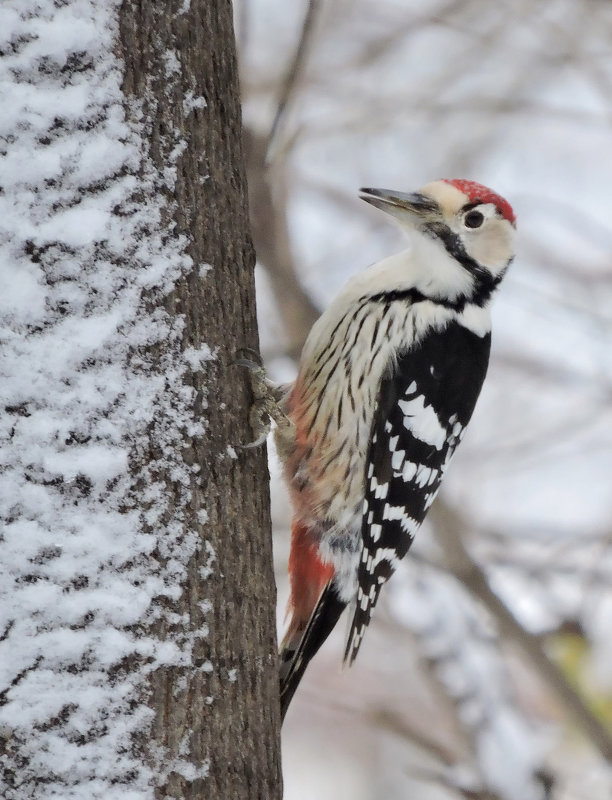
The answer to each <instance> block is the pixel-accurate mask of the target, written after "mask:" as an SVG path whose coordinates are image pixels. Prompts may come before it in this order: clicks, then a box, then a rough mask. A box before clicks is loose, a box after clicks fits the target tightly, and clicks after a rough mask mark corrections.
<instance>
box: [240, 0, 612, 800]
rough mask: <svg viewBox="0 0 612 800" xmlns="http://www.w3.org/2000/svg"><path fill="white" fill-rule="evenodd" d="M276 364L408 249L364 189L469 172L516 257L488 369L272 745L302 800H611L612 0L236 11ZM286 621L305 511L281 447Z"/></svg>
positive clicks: (285, 363)
mask: <svg viewBox="0 0 612 800" xmlns="http://www.w3.org/2000/svg"><path fill="white" fill-rule="evenodd" d="M235 14H236V27H237V35H238V41H239V55H240V60H241V78H242V91H243V95H244V122H245V128H246V140H247V155H248V167H249V183H250V192H251V208H252V216H253V232H254V238H255V245H256V249H257V254H258V268H257V282H258V285H257V288H258V292H259V299H258V303H259V318H260V331H261V339H262V349H263V354H264V357H265V361H266V364H267V367H268V370H269V372H270V374H271V375H272V377H274V378H275V379H277V380H279V381H286V380H290V379H291V378H292V377H293V375H294V374H295V369H296V364H295V359H296V357H297V356H298V354H299V352H300V349H301V345H302V343H303V341H304V338H305V336H306V334H307V333H308V330H309V329H310V326H311V325H312V323H313V321H314V320H315V319H316V317H317V314H318V313H319V311H320V309H322V308H324V307H325V306H326V305H327V304H328V303H329V301H330V299H331V298H332V297H333V296H334V295H335V294H336V293H337V291H338V290H339V289H340V287H341V286H342V285H343V284H344V283H345V281H346V280H347V279H348V278H349V276H351V275H353V274H354V273H355V272H356V271H358V270H361V269H362V268H363V267H365V266H367V265H368V264H369V263H371V262H373V261H375V260H378V259H379V258H381V257H384V256H387V255H390V254H391V253H393V252H395V251H398V250H400V249H402V248H403V247H405V246H406V243H405V241H404V240H403V239H402V234H401V233H400V232H399V231H398V230H396V229H395V228H394V227H393V225H392V224H390V221H389V220H388V219H386V218H385V217H384V215H382V214H380V213H378V212H376V211H374V210H373V209H372V208H371V207H369V206H367V205H366V204H365V203H362V202H361V201H359V200H358V197H357V191H358V188H359V187H360V186H374V187H382V188H389V189H399V190H402V191H412V190H416V189H418V188H419V187H420V186H421V185H423V184H424V183H427V182H428V181H430V180H433V179H436V178H440V177H448V178H470V179H473V180H477V181H479V182H481V183H484V184H486V185H488V186H491V187H492V188H493V189H495V190H496V191H498V192H499V193H500V194H502V195H503V196H505V197H506V198H508V199H509V201H510V202H511V204H512V205H513V207H514V209H515V211H516V214H517V217H518V231H519V236H518V254H517V258H516V260H515V263H514V265H513V266H512V268H511V271H510V273H509V275H508V277H507V278H506V280H505V282H504V285H503V287H502V290H501V292H500V294H499V296H498V298H497V300H496V302H495V305H494V309H493V317H494V327H493V351H492V357H491V365H490V371H489V376H488V379H487V381H486V382H485V388H484V390H483V394H482V395H481V399H480V401H479V404H478V406H477V409H476V412H475V415H474V418H473V420H472V423H471V426H470V429H469V430H468V434H467V436H466V438H465V440H464V443H463V445H462V447H461V448H460V450H459V452H458V454H457V456H456V457H455V459H454V461H453V464H452V466H451V468H450V470H449V473H448V475H447V476H446V478H445V483H444V484H443V488H442V491H441V493H440V495H439V498H438V500H437V501H436V503H435V504H434V507H433V508H432V512H431V514H430V516H429V518H428V521H427V522H426V524H425V525H424V527H423V529H422V530H421V531H420V533H419V536H418V537H417V541H416V543H415V545H414V546H413V548H412V550H411V551H410V553H409V555H408V556H407V558H406V559H405V560H404V562H403V563H402V566H401V568H400V570H399V571H398V573H397V574H396V575H395V577H394V578H393V580H392V581H391V583H390V584H389V585H388V586H387V587H386V589H385V591H384V592H383V594H382V596H381V602H380V603H379V606H378V608H377V610H376V613H375V615H374V620H373V624H372V625H371V627H370V629H369V632H368V635H367V637H366V639H365V642H364V645H363V647H362V649H361V652H360V655H359V658H358V660H357V662H356V664H355V666H354V667H353V668H352V669H350V670H347V671H344V672H342V671H341V670H340V663H341V656H342V640H343V637H344V634H345V630H344V628H345V626H344V625H343V624H342V622H341V623H340V625H339V626H338V630H337V631H335V632H334V634H333V635H332V636H331V637H330V639H329V640H328V642H327V643H326V645H325V646H324V647H323V648H322V650H321V651H320V653H319V654H318V656H317V657H316V658H315V660H314V661H313V663H312V665H311V666H310V668H309V670H308V671H307V673H306V677H305V678H304V680H303V682H302V684H301V686H300V689H299V690H298V693H297V695H296V698H295V700H294V702H293V705H292V707H291V709H290V711H289V714H288V716H287V720H286V723H285V727H284V731H283V747H284V751H283V757H284V771H285V798H286V800H313V799H316V800H328V798H330V799H331V798H334V800H349V799H350V800H371V799H372V800H373V799H374V798H376V799H377V800H378V799H379V798H386V799H387V800H396V799H397V800H400V798H418V800H461V798H471V799H472V800H547V799H550V800H600V798H601V800H604V799H605V798H610V797H611V796H612V769H611V765H612V491H611V483H612V403H611V399H612V221H611V212H612V47H611V43H612V4H610V3H607V2H603V0H600V1H598V0H540V1H539V2H538V1H537V0H531V1H530V2H520V1H518V0H513V2H509V0H497V2H486V1H485V0H463V2H442V1H441V0H436V1H433V0H432V1H431V2H417V1H416V0H318V1H317V0H299V2H298V0H292V2H287V0H235ZM271 470H272V494H273V504H274V505H273V513H274V534H275V550H276V559H277V581H278V587H279V626H280V627H282V622H283V613H284V607H285V603H286V599H287V594H288V588H287V580H286V569H287V556H288V545H289V522H290V510H289V507H288V501H287V497H286V494H285V491H284V488H283V486H282V484H281V481H280V475H279V467H278V464H277V462H276V460H275V457H274V454H273V453H272V454H271Z"/></svg>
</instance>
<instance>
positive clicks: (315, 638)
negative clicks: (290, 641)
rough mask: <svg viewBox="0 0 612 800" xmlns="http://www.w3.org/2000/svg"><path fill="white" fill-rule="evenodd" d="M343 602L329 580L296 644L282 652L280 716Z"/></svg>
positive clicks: (330, 630)
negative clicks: (291, 648)
mask: <svg viewBox="0 0 612 800" xmlns="http://www.w3.org/2000/svg"><path fill="white" fill-rule="evenodd" d="M345 608H346V603H345V602H343V601H342V600H340V598H339V597H338V595H337V593H336V590H335V588H334V585H333V581H330V582H329V583H328V584H327V586H326V587H325V589H324V590H323V592H322V593H321V597H320V598H319V602H318V603H317V605H316V606H315V609H314V611H313V612H312V615H311V617H310V620H309V621H308V625H307V626H306V630H305V631H304V635H303V636H302V638H301V639H300V643H299V645H298V646H297V648H296V649H295V650H294V651H292V652H290V651H285V653H284V654H282V656H283V658H282V662H281V674H280V697H281V719H284V718H285V714H286V713H287V709H288V708H289V703H290V702H291V700H292V698H293V695H294V694H295V690H296V689H297V687H298V685H299V682H300V681H301V680H302V676H303V675H304V672H305V671H306V667H307V666H308V664H309V663H310V660H311V659H312V657H313V656H314V655H315V653H316V652H317V650H318V649H319V648H320V647H321V645H322V644H323V642H324V641H325V640H326V639H327V637H328V636H329V634H330V633H331V632H332V630H333V629H334V626H335V625H336V622H338V620H339V618H340V615H341V614H342V612H343V611H344V609H345Z"/></svg>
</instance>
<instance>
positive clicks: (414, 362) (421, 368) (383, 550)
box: [344, 323, 491, 664]
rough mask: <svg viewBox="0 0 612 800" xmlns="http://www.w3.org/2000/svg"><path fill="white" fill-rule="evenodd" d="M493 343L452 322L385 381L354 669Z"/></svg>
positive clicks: (351, 653) (354, 631)
mask: <svg viewBox="0 0 612 800" xmlns="http://www.w3.org/2000/svg"><path fill="white" fill-rule="evenodd" d="M490 344H491V337H490V335H489V334H487V335H486V336H484V337H480V336H477V335H476V334H474V333H473V332H471V331H469V330H468V329H467V328H464V327H463V326H462V325H459V324H458V323H451V324H450V325H449V326H448V327H447V328H445V329H444V330H443V331H432V332H431V333H430V334H429V335H428V336H426V337H425V339H424V340H423V341H422V342H420V343H419V344H418V345H417V346H416V347H414V348H413V349H411V350H410V351H408V352H407V353H405V354H404V355H402V356H401V357H400V358H399V359H398V362H397V365H396V367H395V369H394V370H393V374H392V375H391V376H390V377H387V378H384V379H383V380H382V382H381V385H380V390H379V395H378V404H377V408H376V411H375V414H374V421H373V426H372V436H371V442H370V451H369V455H368V460H367V466H366V475H365V501H364V508H363V518H362V528H361V535H362V550H361V557H360V561H359V567H358V571H357V581H358V589H357V598H356V605H355V611H354V615H353V620H352V623H351V628H350V631H349V636H348V640H347V645H346V651H345V654H344V659H345V662H347V663H348V664H351V663H352V662H353V661H354V659H355V657H356V655H357V652H358V650H359V646H360V644H361V641H362V639H363V635H364V633H365V630H366V628H367V626H368V623H369V622H370V617H371V615H372V610H373V608H374V606H375V605H376V601H377V600H378V596H379V594H380V590H381V588H382V586H383V584H384V583H385V582H386V581H387V580H388V579H389V578H390V577H391V575H392V574H393V572H394V571H395V569H396V567H397V564H398V563H399V561H400V559H402V558H403V557H404V556H405V555H406V552H407V551H408V548H409V547H410V545H411V544H412V540H413V538H414V535H415V533H416V531H417V530H418V528H419V527H420V525H421V523H422V522H423V520H424V518H425V515H426V514H427V511H428V509H429V507H430V506H431V504H432V503H433V501H434V498H435V496H436V494H437V492H438V489H439V487H440V483H441V481H442V476H443V474H444V470H445V469H446V466H447V465H448V462H449V461H450V458H451V456H452V454H453V452H454V450H455V448H456V446H457V444H458V443H459V441H460V439H461V437H462V435H463V432H464V429H465V427H466V425H467V424H468V422H469V420H470V417H471V416H472V412H473V410H474V406H475V405H476V400H477V399H478V395H479V394H480V389H481V387H482V382H483V380H484V377H485V375H486V371H487V365H488V361H489V350H490Z"/></svg>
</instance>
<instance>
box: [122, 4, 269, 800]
mask: <svg viewBox="0 0 612 800" xmlns="http://www.w3.org/2000/svg"><path fill="white" fill-rule="evenodd" d="M186 6H188V8H187V10H186V11H185V12H184V13H179V11H180V10H182V9H183V8H185V7H186ZM120 23H121V40H122V41H121V45H122V48H123V52H122V54H121V55H122V57H123V59H124V61H125V64H126V72H125V79H124V90H125V93H126V97H127V99H128V100H129V101H134V100H137V101H138V106H139V107H140V108H141V109H142V111H143V114H144V117H143V118H144V122H145V128H146V130H147V132H148V135H149V137H150V146H151V153H150V154H151V158H152V159H153V162H154V164H155V166H156V167H157V168H158V169H160V170H163V169H164V167H165V166H166V165H167V164H168V163H170V161H171V158H170V154H171V151H172V149H173V148H174V147H175V146H176V141H177V136H178V138H182V139H184V140H185V141H186V143H187V146H186V148H185V149H184V152H183V153H182V154H181V155H180V156H179V158H178V161H177V162H176V163H177V172H176V183H175V187H174V200H175V202H174V203H173V204H172V206H173V208H174V220H173V222H174V223H175V224H176V228H175V230H176V233H177V234H179V235H180V234H185V235H187V237H188V238H189V240H190V242H191V245H190V247H189V253H190V255H191V256H192V258H193V260H194V263H195V264H196V265H201V266H203V269H197V268H196V269H194V270H193V271H192V272H191V273H190V274H189V275H188V276H187V277H186V278H185V279H183V280H182V281H181V282H179V284H178V285H177V286H176V289H175V291H174V292H173V293H172V294H171V295H170V296H169V298H168V300H167V306H166V307H167V310H168V311H169V312H171V313H173V314H183V315H184V316H185V320H186V325H185V329H184V347H185V348H187V347H196V348H197V347H199V346H200V345H201V344H202V343H203V342H205V343H207V344H208V345H210V347H211V348H212V349H213V351H214V352H215V353H216V358H215V360H214V362H211V365H210V369H208V370H207V371H206V375H205V376H204V377H203V376H202V374H201V373H200V374H195V375H194V377H193V381H194V386H195V388H196V390H197V392H198V397H199V399H200V402H202V404H203V406H204V407H205V408H206V413H205V416H206V419H207V431H206V434H205V436H204V437H202V438H198V437H193V438H192V439H191V440H190V441H187V442H186V443H185V446H186V449H187V456H188V458H189V459H191V460H192V462H193V464H194V465H197V466H198V467H200V469H199V471H198V472H197V473H194V480H193V484H192V486H191V490H192V496H193V503H192V507H191V510H190V512H191V513H192V514H193V516H194V518H195V517H196V515H197V510H198V508H204V509H206V512H207V515H208V519H207V522H206V525H205V530H204V531H203V534H202V535H203V537H204V539H205V540H206V542H207V544H206V546H202V547H200V548H199V551H198V552H197V554H196V555H195V556H194V557H193V560H192V562H191V564H190V568H189V578H188V584H187V585H186V586H185V587H183V589H184V591H183V594H182V596H181V598H180V600H179V601H178V602H177V603H176V604H175V606H173V608H172V610H175V611H177V612H178V613H179V614H185V613H187V614H188V615H189V620H190V625H191V627H192V629H194V630H196V629H198V628H201V627H202V626H203V625H206V626H207V627H208V629H209V632H208V636H207V637H206V638H203V639H199V640H198V644H197V647H196V651H195V653H194V655H195V659H194V664H193V666H194V669H192V670H188V671H185V670H183V669H180V668H166V669H163V670H158V671H157V672H156V673H155V674H154V675H153V677H152V680H151V705H152V707H153V709H154V711H155V722H154V725H153V730H152V741H153V744H154V745H161V746H163V747H164V748H165V749H166V751H165V752H166V754H167V756H168V757H169V759H170V760H171V759H172V756H173V754H174V755H176V757H177V758H178V756H179V752H180V751H181V748H182V752H181V755H182V757H185V756H186V757H187V759H188V760H189V758H190V757H192V758H193V760H194V761H195V763H206V762H208V763H209V771H208V775H207V777H205V778H204V777H203V778H198V779H196V780H188V779H187V777H185V776H184V775H181V774H179V773H178V772H171V773H170V774H169V775H168V778H167V781H166V783H165V785H164V786H162V787H160V789H159V791H158V796H159V797H160V798H162V797H163V798H196V797H197V798H201V797H206V798H207V800H215V799H216V798H218V799H219V800H229V799H230V798H245V800H246V798H249V800H252V799H253V798H266V800H273V798H277V797H280V796H281V779H280V755H279V730H280V721H279V710H278V682H277V671H276V636H275V627H274V613H273V612H274V607H275V584H274V576H273V572H272V557H271V538H270V519H269V506H268V487H267V482H268V473H267V465H266V458H265V452H264V451H263V450H261V449H260V450H258V451H252V450H241V449H240V448H238V447H236V444H237V443H239V442H246V441H249V439H250V438H252V435H251V432H250V431H249V429H248V424H247V413H246V409H247V408H248V404H249V400H250V397H249V392H248V389H247V380H246V375H245V374H244V371H242V370H241V369H240V368H238V367H236V366H235V365H234V364H233V361H234V358H235V353H236V351H237V350H238V349H239V348H241V347H245V346H249V347H252V348H256V347H257V342H258V339H257V330H256V317H255V295H254V283H253V267H254V253H253V248H252V244H251V240H250V235H249V232H248V230H249V226H248V210H247V190H246V180H245V174H244V169H243V164H242V149H241V112H240V105H239V92H238V79H237V65H236V58H235V45H234V33H233V23H232V8H231V2H230V1H229V0H191V3H190V4H189V3H183V2H182V0H177V2H170V3H162V4H160V3H156V2H155V0H141V1H140V2H136V1H135V0H134V1H133V0H127V2H125V3H124V5H123V7H122V9H121V18H120ZM168 54H173V55H171V56H168ZM174 56H176V58H177V60H178V67H177V66H174V67H173V66H172V63H174V64H176V62H173V58H174ZM168 58H170V59H171V62H169V61H168ZM169 63H170V72H171V73H172V80H170V81H169V80H168V72H169ZM190 92H191V93H192V94H191V95H189V93H190ZM186 96H188V97H190V96H193V97H195V98H200V97H203V98H204V99H205V102H206V106H205V107H197V106H196V107H195V108H193V109H192V111H191V113H188V112H186V110H185V107H184V99H185V97H186ZM131 108H132V113H133V109H134V106H133V105H132V106H131ZM208 264H210V265H212V267H213V268H212V269H211V270H207V269H206V266H205V265H208ZM203 380H205V381H206V385H203ZM228 445H233V446H234V450H233V451H232V449H231V448H230V449H229V450H228ZM150 448H151V451H154V448H155V442H154V441H152V442H151V443H150ZM166 480H167V484H168V486H169V488H170V487H171V485H172V478H171V476H170V475H168V476H166ZM187 522H188V521H187ZM213 554H214V555H213ZM158 557H161V556H159V555H158ZM211 568H212V571H211ZM203 601H207V607H210V610H209V611H207V612H206V613H204V612H203V610H202V607H201V605H200V604H201V603H202V602H203ZM158 633H159V635H160V636H161V637H162V638H163V637H164V636H172V635H173V631H172V630H170V628H169V626H168V623H167V621H166V622H160V623H159V630H158ZM185 737H186V738H185ZM185 742H187V749H188V752H187V753H185V749H184V748H185Z"/></svg>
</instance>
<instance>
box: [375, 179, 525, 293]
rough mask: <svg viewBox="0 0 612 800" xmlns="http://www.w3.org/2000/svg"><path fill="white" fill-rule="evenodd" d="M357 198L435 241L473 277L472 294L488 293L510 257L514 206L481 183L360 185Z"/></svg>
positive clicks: (507, 264) (512, 247) (511, 256)
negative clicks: (398, 188) (408, 189)
mask: <svg viewBox="0 0 612 800" xmlns="http://www.w3.org/2000/svg"><path fill="white" fill-rule="evenodd" d="M360 197H361V199H362V200H365V201H366V202H367V203H370V204H371V205H373V206H375V207H376V208H379V209H381V210H382V211H385V212H387V213H388V214H391V215H392V216H393V217H395V218H396V220H397V221H398V222H399V224H400V226H401V227H403V228H407V229H408V230H412V231H414V230H417V231H419V232H420V233H422V234H424V235H425V236H427V237H429V238H431V239H433V240H434V241H436V242H437V243H438V244H439V245H440V247H442V248H444V250H445V251H446V253H447V254H448V255H450V256H451V257H452V258H453V259H454V260H455V261H456V262H458V264H459V265H461V267H462V268H463V269H465V270H467V271H468V272H469V273H470V274H471V275H472V276H473V278H474V291H475V296H476V297H477V296H478V293H479V292H480V293H481V295H482V297H483V298H484V297H485V296H487V297H488V296H489V295H490V294H491V292H492V291H493V289H494V288H495V287H496V286H497V284H498V283H499V282H500V281H501V279H502V278H503V276H504V274H505V272H506V270H507V268H508V266H509V265H510V263H511V261H512V259H513V257H514V235H515V232H516V218H515V216H514V212H513V210H512V207H511V206H510V204H509V203H508V201H507V200H504V198H503V197H501V196H500V195H498V194H496V193H495V192H493V191H492V190H491V189H488V188H487V187H486V186H482V185H481V184H480V183H475V182H474V181H468V180H458V179H455V180H437V181H433V182H431V183H428V184H427V185H426V186H424V187H423V188H422V189H420V190H419V191H418V192H414V193H410V194H407V193H404V192H394V191H389V190H387V189H361V193H360Z"/></svg>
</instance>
